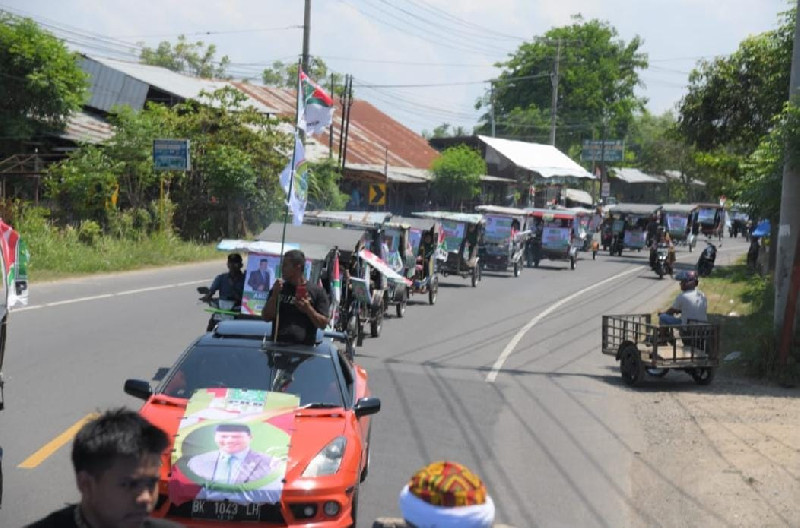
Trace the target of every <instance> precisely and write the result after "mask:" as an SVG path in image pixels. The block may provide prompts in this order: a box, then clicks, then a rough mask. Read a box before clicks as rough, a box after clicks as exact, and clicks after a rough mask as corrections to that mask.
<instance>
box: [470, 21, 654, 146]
mask: <svg viewBox="0 0 800 528" xmlns="http://www.w3.org/2000/svg"><path fill="white" fill-rule="evenodd" d="M559 41H560V42H561V53H560V60H559V85H558V113H557V115H558V121H557V124H558V129H557V130H558V132H557V135H556V145H557V146H559V148H561V149H562V150H564V151H567V150H569V149H570V146H572V145H576V144H580V143H581V141H582V140H583V139H586V138H592V137H595V138H598V139H599V138H600V137H601V135H602V134H603V127H604V125H605V126H606V127H607V132H606V137H608V138H616V137H624V136H625V133H626V132H627V129H628V126H629V125H630V123H631V121H632V119H633V115H634V112H635V111H637V110H639V109H641V108H642V107H643V105H644V101H643V100H642V99H640V98H638V97H636V95H635V93H634V89H635V88H636V86H638V85H639V84H641V81H640V79H639V74H638V70H641V69H643V68H646V67H647V58H646V55H645V54H644V53H642V52H641V51H640V47H641V45H642V41H641V39H640V38H639V37H638V36H637V37H634V38H633V39H632V40H631V41H630V42H625V41H623V40H622V39H619V38H618V33H617V30H616V29H615V28H614V27H612V26H611V25H609V24H608V23H607V22H603V21H600V20H589V21H586V20H584V19H583V18H582V17H581V16H580V15H577V16H575V17H573V23H572V24H571V25H568V26H563V27H558V28H552V29H550V30H549V31H548V32H547V33H546V34H545V36H544V38H541V39H536V40H533V41H530V42H525V43H523V44H522V45H520V47H519V48H518V49H517V51H516V52H515V53H514V54H513V55H512V56H511V58H510V59H509V60H508V61H506V62H504V63H500V64H498V66H499V67H501V68H502V69H503V72H502V73H501V74H500V76H499V78H498V80H497V81H496V82H495V83H494V103H495V120H496V128H497V134H498V135H500V136H506V137H509V136H516V137H520V136H522V137H525V138H529V139H533V140H537V141H539V142H547V140H548V137H549V131H550V109H551V107H552V93H553V92H552V90H553V88H552V79H551V74H552V72H553V71H554V63H555V60H556V54H557V46H558V43H559ZM490 102H491V101H490V97H489V96H488V95H487V97H484V98H483V99H482V100H481V101H479V102H478V107H484V108H486V107H488V105H489V104H490ZM482 120H483V123H482V125H481V130H482V133H486V132H487V131H488V130H489V127H490V123H489V115H488V113H487V114H486V115H484V116H483V118H482Z"/></svg>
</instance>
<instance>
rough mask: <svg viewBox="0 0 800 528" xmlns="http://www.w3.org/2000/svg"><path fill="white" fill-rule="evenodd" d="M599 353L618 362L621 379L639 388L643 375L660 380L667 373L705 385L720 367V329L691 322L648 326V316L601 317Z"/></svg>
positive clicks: (649, 321)
mask: <svg viewBox="0 0 800 528" xmlns="http://www.w3.org/2000/svg"><path fill="white" fill-rule="evenodd" d="M602 352H603V354H606V355H608V356H614V358H615V359H616V360H617V361H619V362H620V365H619V368H620V373H621V374H622V380H623V381H624V382H625V383H626V384H627V385H630V386H636V385H639V384H640V383H641V382H642V381H643V380H644V379H645V376H648V375H649V376H651V377H658V378H660V377H663V376H666V375H667V374H668V373H669V371H670V370H680V371H683V372H685V373H686V374H688V375H690V376H691V377H692V379H694V381H695V382H696V383H697V384H698V385H708V384H709V383H711V381H712V380H713V379H714V374H715V372H716V369H717V367H719V326H718V325H713V324H708V323H691V324H685V325H678V326H667V327H664V326H660V325H657V324H651V317H650V314H632V315H604V316H603V329H602Z"/></svg>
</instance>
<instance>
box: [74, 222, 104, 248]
mask: <svg viewBox="0 0 800 528" xmlns="http://www.w3.org/2000/svg"><path fill="white" fill-rule="evenodd" d="M102 236H103V229H102V228H101V227H100V224H98V223H97V222H95V221H94V220H84V221H83V222H81V225H80V227H79V228H78V240H80V241H81V242H83V243H84V244H87V245H89V246H94V245H96V244H97V242H98V241H99V240H100V238H101V237H102Z"/></svg>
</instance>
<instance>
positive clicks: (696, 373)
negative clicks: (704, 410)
mask: <svg viewBox="0 0 800 528" xmlns="http://www.w3.org/2000/svg"><path fill="white" fill-rule="evenodd" d="M714 374H716V370H715V369H713V368H711V367H700V368H696V369H692V371H691V375H692V378H694V382H695V383H697V384H698V385H708V384H709V383H711V382H712V381H713V380H714Z"/></svg>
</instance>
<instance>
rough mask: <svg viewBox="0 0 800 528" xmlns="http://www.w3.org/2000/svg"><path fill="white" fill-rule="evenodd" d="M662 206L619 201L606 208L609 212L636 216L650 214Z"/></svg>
mask: <svg viewBox="0 0 800 528" xmlns="http://www.w3.org/2000/svg"><path fill="white" fill-rule="evenodd" d="M660 208H661V206H660V205H656V204H634V203H618V204H614V205H609V206H608V209H607V210H606V211H607V212H608V213H609V214H629V215H636V216H650V215H653V214H655V213H656V211H658V210H659V209H660Z"/></svg>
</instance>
